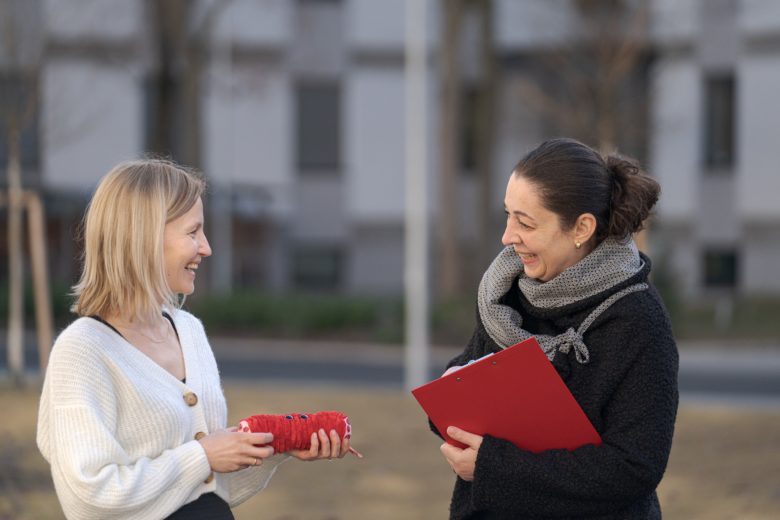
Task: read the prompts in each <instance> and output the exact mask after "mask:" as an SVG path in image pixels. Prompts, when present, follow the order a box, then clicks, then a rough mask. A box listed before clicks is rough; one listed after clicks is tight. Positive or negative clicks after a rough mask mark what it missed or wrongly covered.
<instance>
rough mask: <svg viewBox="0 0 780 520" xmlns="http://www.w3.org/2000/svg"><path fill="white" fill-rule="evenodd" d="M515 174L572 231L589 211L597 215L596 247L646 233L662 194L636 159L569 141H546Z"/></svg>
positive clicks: (527, 157) (522, 163)
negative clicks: (645, 225)
mask: <svg viewBox="0 0 780 520" xmlns="http://www.w3.org/2000/svg"><path fill="white" fill-rule="evenodd" d="M513 173H514V175H518V176H520V177H523V178H524V179H527V180H528V181H530V182H531V183H532V184H533V185H534V186H536V187H537V189H539V193H540V196H541V199H542V204H543V205H544V207H545V208H547V209H549V210H550V211H552V212H553V213H555V214H556V215H558V217H559V218H560V220H561V227H562V228H564V229H571V228H572V227H573V226H574V224H575V223H576V221H577V218H578V217H579V216H580V215H582V214H584V213H590V214H592V215H593V216H594V217H596V222H597V224H596V233H595V242H596V244H599V243H601V242H602V241H603V240H604V239H605V238H608V237H612V238H617V239H625V238H626V237H628V236H629V235H631V234H632V233H636V232H637V231H639V230H641V229H642V225H643V222H644V221H645V219H647V217H648V216H650V211H651V210H652V209H653V206H655V203H656V202H657V201H658V195H659V194H660V191H661V188H660V186H659V185H658V182H656V181H655V179H653V178H652V177H650V176H649V175H647V174H646V173H645V172H643V171H642V169H641V168H640V167H639V164H638V163H637V161H636V160H634V159H632V158H629V157H624V156H621V155H618V154H612V155H608V156H607V157H606V159H605V158H603V157H602V156H601V154H599V153H598V152H597V151H595V150H594V149H593V148H591V147H589V146H587V145H585V144H583V143H581V142H579V141H576V140H574V139H568V138H556V139H550V140H548V141H545V142H543V143H542V144H540V145H539V146H537V147H536V148H535V149H534V150H532V151H531V152H529V153H528V154H527V155H526V156H525V157H523V159H522V160H520V162H519V163H517V165H516V166H515V168H514V170H513Z"/></svg>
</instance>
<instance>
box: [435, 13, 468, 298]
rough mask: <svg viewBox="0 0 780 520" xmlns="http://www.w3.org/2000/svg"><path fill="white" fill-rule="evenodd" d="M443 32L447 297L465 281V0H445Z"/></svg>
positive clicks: (442, 216)
mask: <svg viewBox="0 0 780 520" xmlns="http://www.w3.org/2000/svg"><path fill="white" fill-rule="evenodd" d="M441 6H442V12H443V14H444V24H443V25H444V29H443V31H442V35H443V38H442V44H441V65H440V84H441V97H440V106H439V121H440V139H441V147H440V153H441V156H440V165H439V168H440V175H439V178H440V185H439V215H438V217H439V235H438V239H439V260H438V262H439V267H440V269H439V276H440V278H439V284H440V286H439V290H440V294H441V296H442V297H443V298H445V299H446V298H451V297H453V296H455V295H456V294H457V293H458V290H459V284H460V282H461V280H462V276H461V273H462V268H461V264H462V262H461V259H460V251H459V247H458V246H459V243H460V240H459V230H458V209H457V208H458V206H459V204H458V198H459V197H458V178H459V177H460V175H459V174H460V161H459V159H460V153H459V151H460V146H459V145H460V136H461V115H460V112H461V110H460V104H461V103H460V101H461V100H460V66H459V61H460V52H459V51H460V46H459V39H458V35H459V33H460V25H461V18H462V10H463V2H462V0H442V2H441Z"/></svg>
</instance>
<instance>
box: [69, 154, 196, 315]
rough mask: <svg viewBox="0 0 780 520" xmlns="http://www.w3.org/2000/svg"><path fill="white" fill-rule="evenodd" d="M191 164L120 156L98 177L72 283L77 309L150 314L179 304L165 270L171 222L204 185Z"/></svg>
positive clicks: (92, 312)
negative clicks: (165, 243)
mask: <svg viewBox="0 0 780 520" xmlns="http://www.w3.org/2000/svg"><path fill="white" fill-rule="evenodd" d="M205 188H206V184H205V181H204V180H203V179H202V178H201V177H200V176H198V175H197V174H196V173H194V172H192V171H188V170H185V169H184V168H182V167H181V166H179V165H176V164H174V163H172V162H170V161H165V160H161V159H145V160H139V161H130V162H124V163H121V164H118V165H117V166H115V167H114V168H113V169H112V170H111V171H109V172H108V173H107V174H106V175H105V176H104V177H103V178H102V179H101V180H100V183H99V184H98V187H97V189H96V190H95V194H94V195H93V196H92V200H91V201H90V203H89V205H88V207H87V212H86V215H85V216H84V222H83V231H84V254H83V260H84V266H83V270H82V272H81V278H80V279H79V281H78V283H77V284H76V285H74V286H73V295H74V296H75V297H76V301H75V303H74V304H73V307H72V308H71V311H73V312H75V313H76V314H78V315H79V316H93V315H97V316H110V315H113V314H118V315H120V316H122V317H123V318H125V319H128V320H135V319H136V318H141V319H144V318H146V317H149V316H152V315H153V314H154V313H159V312H160V307H161V304H162V305H163V306H167V307H170V308H176V307H178V306H179V304H178V301H177V300H178V297H177V295H176V294H174V293H173V292H172V291H171V289H170V287H169V286H168V282H167V280H166V278H165V270H164V265H163V237H164V233H165V224H166V223H168V222H170V221H172V220H175V219H176V218H178V217H180V216H181V215H183V214H184V213H186V212H187V211H189V210H190V208H192V206H193V205H194V204H195V203H196V202H197V200H198V198H199V197H201V195H202V194H203V192H204V191H205Z"/></svg>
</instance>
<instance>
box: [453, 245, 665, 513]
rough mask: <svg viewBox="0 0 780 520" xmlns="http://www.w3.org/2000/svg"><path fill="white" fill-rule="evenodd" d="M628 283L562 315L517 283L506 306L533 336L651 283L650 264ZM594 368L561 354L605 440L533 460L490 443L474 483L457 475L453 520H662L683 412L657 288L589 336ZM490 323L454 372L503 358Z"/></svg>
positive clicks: (628, 301) (636, 296) (563, 371)
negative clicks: (660, 494) (535, 302)
mask: <svg viewBox="0 0 780 520" xmlns="http://www.w3.org/2000/svg"><path fill="white" fill-rule="evenodd" d="M644 260H645V262H646V265H645V268H644V269H643V270H642V271H640V272H639V273H637V274H636V275H635V276H633V277H632V278H630V279H629V280H627V281H625V282H624V283H621V284H619V285H617V286H615V287H612V288H610V289H609V290H606V291H604V292H603V293H601V294H598V295H595V296H593V297H591V298H588V299H585V300H582V301H578V302H575V303H573V304H570V305H567V306H565V307H562V308H557V309H541V308H536V307H534V306H532V305H531V304H530V303H529V302H528V301H527V300H526V299H525V297H524V296H523V294H522V293H521V292H520V290H519V289H518V288H517V284H513V286H512V289H511V290H510V291H509V292H508V293H507V294H506V295H505V296H504V298H503V300H502V303H504V304H507V305H510V306H512V307H513V308H515V309H517V310H518V311H519V312H520V313H521V314H522V317H523V324H524V328H525V329H526V330H527V331H528V332H530V333H532V334H550V335H557V334H560V333H563V332H564V331H566V330H567V329H568V328H569V327H574V328H575V329H576V328H577V326H578V325H579V324H580V323H581V322H582V321H583V320H584V319H585V318H586V317H587V316H588V314H589V313H590V312H591V311H592V310H593V309H594V308H595V307H596V306H598V304H599V303H601V302H602V301H603V300H605V299H606V298H607V297H609V296H610V295H611V294H614V293H615V292H617V291H619V290H621V289H623V288H625V287H628V286H629V285H633V284H636V283H641V282H647V277H648V274H649V271H650V262H649V260H648V259H647V258H644ZM584 342H585V344H586V345H587V347H588V350H589V352H590V361H589V363H587V364H584V365H583V364H580V363H578V362H577V361H576V360H575V357H574V352H573V351H572V352H571V353H570V354H568V355H566V354H563V353H561V352H558V353H557V354H556V356H555V359H554V361H553V365H554V366H555V368H556V369H557V371H558V373H559V374H560V375H561V377H562V378H563V380H564V381H565V382H566V385H567V386H568V388H569V389H570V390H571V392H572V394H573V395H574V398H575V399H576V400H577V402H578V403H579V404H580V406H581V407H582V408H583V410H584V411H585V414H586V415H587V416H588V418H589V419H590V421H591V422H592V423H593V425H594V427H595V428H596V430H597V431H598V432H599V434H600V435H601V437H602V441H603V444H602V445H601V446H600V447H594V446H592V445H589V446H584V447H581V448H578V449H576V450H574V451H568V450H551V451H547V452H543V453H540V454H533V453H531V452H527V451H524V450H521V449H519V448H517V447H515V446H514V445H513V444H511V443H509V442H507V441H504V440H502V439H496V438H494V437H491V436H489V435H486V436H485V437H484V441H483V443H482V446H481V447H480V449H479V453H478V456H477V463H476V470H475V474H474V480H473V482H465V481H463V480H462V479H460V478H458V479H457V482H456V484H455V490H454V492H453V496H452V503H451V506H450V518H452V519H466V518H469V519H477V518H479V519H488V518H490V519H499V518H500V519H513V520H517V519H537V518H539V519H541V518H559V519H560V518H578V519H582V518H588V519H621V520H625V519H655V518H661V510H660V506H659V504H658V498H657V496H656V492H655V490H656V487H657V486H658V483H659V482H660V480H661V477H662V476H663V474H664V470H665V469H666V464H667V461H668V458H669V451H670V450H671V447H672V434H673V431H674V422H675V417H676V414H677V402H678V394H677V369H678V355H677V347H676V344H675V341H674V337H673V336H672V330H671V324H670V321H669V317H668V315H667V313H666V310H665V308H664V305H663V303H662V301H661V299H660V297H659V296H658V293H657V292H656V290H655V288H653V287H652V285H651V286H650V288H649V289H648V290H644V291H640V292H635V293H632V294H628V295H627V296H625V297H623V298H622V299H620V300H618V301H617V302H616V303H614V304H613V305H612V306H611V307H609V308H608V309H607V310H606V311H604V313H603V314H601V316H599V317H598V318H597V319H596V321H595V322H594V323H593V324H592V325H591V326H590V328H589V329H588V331H587V332H586V333H585V335H584ZM498 350H499V347H498V346H497V345H496V343H495V342H494V341H493V340H492V339H491V338H490V336H488V334H487V332H486V331H485V327H484V326H483V324H482V321H481V320H480V319H479V316H478V317H477V327H476V329H475V331H474V335H473V336H472V338H471V340H470V341H469V343H468V346H467V347H466V349H465V350H464V352H463V353H462V354H461V355H459V356H458V357H456V358H455V359H453V360H452V361H450V363H449V364H448V366H453V365H462V364H464V363H466V362H468V361H469V360H471V359H476V358H479V357H481V356H483V355H485V354H487V353H490V352H496V351H498Z"/></svg>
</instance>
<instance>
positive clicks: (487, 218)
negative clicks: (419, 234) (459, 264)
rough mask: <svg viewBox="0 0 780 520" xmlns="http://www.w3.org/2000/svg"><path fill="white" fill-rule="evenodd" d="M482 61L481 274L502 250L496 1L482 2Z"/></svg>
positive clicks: (478, 140) (479, 148)
mask: <svg viewBox="0 0 780 520" xmlns="http://www.w3.org/2000/svg"><path fill="white" fill-rule="evenodd" d="M479 8H480V17H481V18H480V21H481V31H480V56H481V57H480V61H481V62H482V71H481V72H482V73H481V76H480V82H479V91H478V97H477V131H476V154H475V155H476V166H477V175H478V178H479V206H478V219H479V227H478V233H479V238H478V241H477V244H478V247H479V251H478V252H477V261H478V262H479V267H480V270H483V269H485V268H487V265H488V263H489V262H490V261H491V260H492V259H493V256H494V254H495V253H496V252H497V251H498V249H499V244H498V243H497V242H496V240H495V237H496V230H495V229H494V223H493V218H491V216H492V215H493V214H494V213H495V211H496V208H495V207H493V200H492V191H493V142H494V140H495V124H496V117H495V103H496V101H495V99H496V90H497V88H496V86H497V84H498V82H497V79H498V78H497V67H496V63H495V57H494V53H493V36H494V34H493V33H494V31H493V1H492V0H480V2H479Z"/></svg>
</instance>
